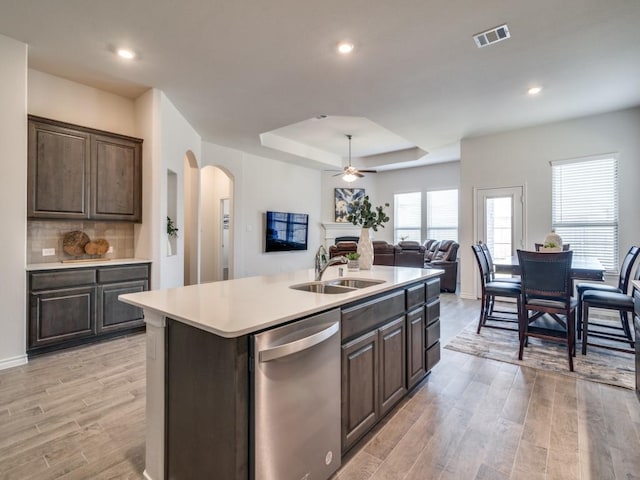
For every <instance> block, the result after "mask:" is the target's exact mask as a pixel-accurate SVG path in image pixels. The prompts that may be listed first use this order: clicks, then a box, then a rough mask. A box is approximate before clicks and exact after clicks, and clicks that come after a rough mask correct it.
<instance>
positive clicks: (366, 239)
mask: <svg viewBox="0 0 640 480" xmlns="http://www.w3.org/2000/svg"><path fill="white" fill-rule="evenodd" d="M358 253H359V254H360V258H359V259H358V260H359V262H360V268H361V269H362V270H369V269H370V268H371V265H373V243H372V242H371V237H370V236H369V229H368V228H364V227H363V228H362V231H361V232H360V240H358Z"/></svg>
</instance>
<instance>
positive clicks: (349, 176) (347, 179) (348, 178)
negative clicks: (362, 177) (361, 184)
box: [342, 173, 358, 183]
mask: <svg viewBox="0 0 640 480" xmlns="http://www.w3.org/2000/svg"><path fill="white" fill-rule="evenodd" d="M342 179H343V180H344V181H345V182H349V183H351V182H355V181H356V180H357V179H358V177H356V176H355V175H354V174H353V173H345V174H344V175H343V176H342Z"/></svg>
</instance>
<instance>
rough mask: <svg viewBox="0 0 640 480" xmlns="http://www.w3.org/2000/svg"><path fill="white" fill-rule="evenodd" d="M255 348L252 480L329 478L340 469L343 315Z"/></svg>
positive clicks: (295, 326) (267, 336)
mask: <svg viewBox="0 0 640 480" xmlns="http://www.w3.org/2000/svg"><path fill="white" fill-rule="evenodd" d="M252 343H253V347H252V357H253V358H252V359H251V362H252V363H251V366H252V379H253V381H252V388H253V391H252V393H253V402H254V405H253V412H252V413H253V415H252V433H253V435H252V442H251V443H252V447H253V448H252V455H251V456H252V459H253V462H252V463H253V468H252V473H253V477H252V478H254V479H255V480H325V479H327V478H329V477H330V476H331V474H332V473H333V472H334V471H336V470H337V469H338V467H339V466H340V310H339V309H335V310H331V311H329V312H325V313H322V314H319V315H315V316H313V317H309V318H306V319H304V320H300V321H297V322H294V323H292V324H289V325H285V326H282V327H278V328H275V329H272V330H268V331H266V332H263V333H259V334H257V335H254V336H253V342H252Z"/></svg>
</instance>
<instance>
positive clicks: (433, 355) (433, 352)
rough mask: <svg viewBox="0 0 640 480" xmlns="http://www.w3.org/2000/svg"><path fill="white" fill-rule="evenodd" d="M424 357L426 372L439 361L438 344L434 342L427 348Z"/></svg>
mask: <svg viewBox="0 0 640 480" xmlns="http://www.w3.org/2000/svg"><path fill="white" fill-rule="evenodd" d="M426 356H427V358H426V360H427V372H428V371H429V370H431V369H432V368H433V367H435V366H436V364H437V363H438V362H439V361H440V342H436V343H435V344H433V346H431V347H429V349H428V350H427V353H426Z"/></svg>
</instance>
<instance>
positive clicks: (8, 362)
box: [0, 355, 29, 370]
mask: <svg viewBox="0 0 640 480" xmlns="http://www.w3.org/2000/svg"><path fill="white" fill-rule="evenodd" d="M28 362H29V357H27V356H26V355H18V356H17V357H9V358H4V359H2V360H0V370H4V369H6V368H12V367H19V366H20V365H26V364H27V363H28Z"/></svg>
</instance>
